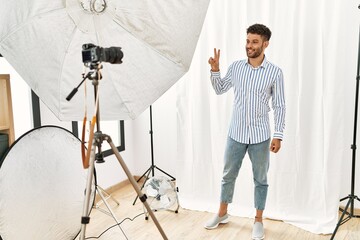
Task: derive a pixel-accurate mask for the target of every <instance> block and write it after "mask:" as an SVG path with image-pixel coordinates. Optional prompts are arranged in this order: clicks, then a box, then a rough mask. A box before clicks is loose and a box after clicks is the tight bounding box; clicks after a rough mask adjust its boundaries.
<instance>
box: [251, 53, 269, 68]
mask: <svg viewBox="0 0 360 240" xmlns="http://www.w3.org/2000/svg"><path fill="white" fill-rule="evenodd" d="M246 63H247V64H248V65H249V66H250V67H252V68H254V67H253V66H251V64H250V63H249V58H248V60H247V61H246ZM267 64H268V60H267V59H266V56H265V55H264V59H263V61H262V63H261V64H260V66H258V67H257V68H254V69H258V68H266V66H267Z"/></svg>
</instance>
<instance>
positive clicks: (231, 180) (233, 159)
mask: <svg viewBox="0 0 360 240" xmlns="http://www.w3.org/2000/svg"><path fill="white" fill-rule="evenodd" d="M269 147H270V139H268V140H266V141H264V142H261V143H257V144H243V143H239V142H237V141H235V140H233V139H231V138H230V137H228V139H227V145H226V150H225V163H224V171H223V178H222V181H221V197H220V200H221V202H223V203H231V202H232V198H233V195H234V188H235V181H236V178H237V176H238V174H239V170H240V167H241V164H242V161H243V159H244V156H245V153H246V152H248V154H249V157H250V160H251V163H252V170H253V177H254V184H255V190H254V194H255V196H254V200H255V202H254V204H255V208H256V209H258V210H264V209H265V203H266V196H267V190H268V186H269V185H268V184H267V172H268V169H269V158H270V150H269Z"/></svg>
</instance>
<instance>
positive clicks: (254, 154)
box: [248, 139, 270, 218]
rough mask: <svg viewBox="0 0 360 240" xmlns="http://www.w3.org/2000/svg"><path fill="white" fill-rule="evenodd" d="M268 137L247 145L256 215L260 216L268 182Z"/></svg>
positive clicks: (264, 202) (263, 206)
mask: <svg viewBox="0 0 360 240" xmlns="http://www.w3.org/2000/svg"><path fill="white" fill-rule="evenodd" d="M269 144H270V139H268V140H266V141H264V142H261V143H258V144H250V145H249V149H248V152H249V156H250V160H251V163H252V170H253V177H254V185H255V190H254V200H255V201H254V205H255V209H256V210H257V215H258V216H257V217H261V218H262V212H263V210H264V209H265V204H266V197H267V190H268V183H267V172H268V170H269V159H270V150H269Z"/></svg>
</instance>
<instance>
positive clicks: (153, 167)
mask: <svg viewBox="0 0 360 240" xmlns="http://www.w3.org/2000/svg"><path fill="white" fill-rule="evenodd" d="M149 133H150V139H151V166H150V167H149V168H148V170H146V171H145V172H144V174H143V175H141V177H140V178H139V179H138V180H137V182H139V181H140V180H141V179H142V178H144V177H145V176H146V177H145V181H144V183H143V184H142V186H141V189H143V188H144V185H145V183H146V180H147V179H149V175H150V173H151V174H152V176H153V177H154V176H155V169H157V170H159V171H160V172H162V173H164V174H165V175H167V176H168V177H170V178H171V181H175V180H176V179H175V178H174V177H173V176H171V175H170V174H168V173H167V172H165V171H164V170H162V169H161V168H158V167H157V166H156V165H155V163H154V140H153V128H152V106H151V105H150V131H149ZM137 198H138V197H136V198H135V200H134V202H133V205H135V203H136V200H137Z"/></svg>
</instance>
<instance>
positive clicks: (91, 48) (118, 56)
mask: <svg viewBox="0 0 360 240" xmlns="http://www.w3.org/2000/svg"><path fill="white" fill-rule="evenodd" d="M82 49H83V50H82V59H83V63H99V62H108V63H111V64H120V63H122V58H123V56H124V54H123V52H122V51H121V47H109V48H102V47H99V46H96V45H94V44H92V43H86V44H83V45H82Z"/></svg>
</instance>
